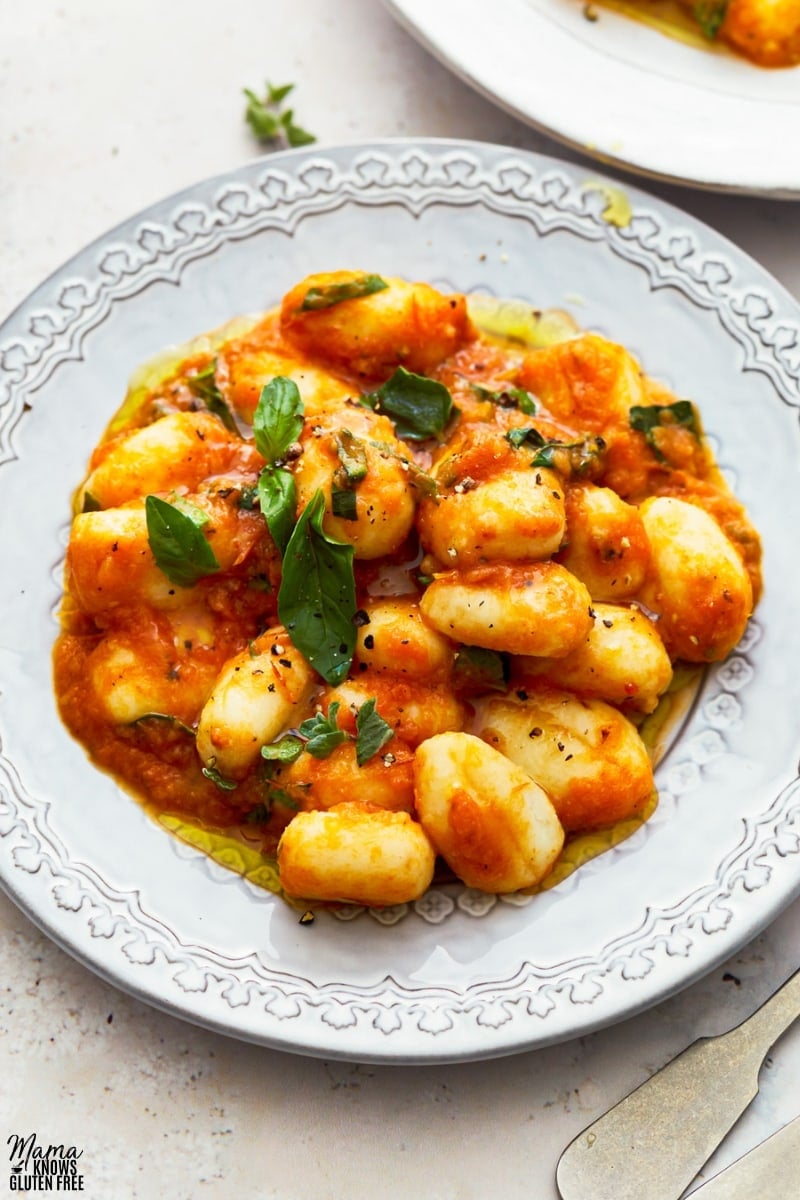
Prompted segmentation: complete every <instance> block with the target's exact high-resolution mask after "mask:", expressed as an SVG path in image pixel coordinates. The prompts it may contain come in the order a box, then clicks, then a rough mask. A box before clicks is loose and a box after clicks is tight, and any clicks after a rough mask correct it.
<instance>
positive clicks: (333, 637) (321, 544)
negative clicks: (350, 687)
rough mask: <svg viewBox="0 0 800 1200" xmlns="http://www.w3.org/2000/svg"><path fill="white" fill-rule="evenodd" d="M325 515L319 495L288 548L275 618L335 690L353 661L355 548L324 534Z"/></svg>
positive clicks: (298, 526) (308, 509)
mask: <svg viewBox="0 0 800 1200" xmlns="http://www.w3.org/2000/svg"><path fill="white" fill-rule="evenodd" d="M324 513H325V498H324V496H323V494H322V492H321V491H319V490H318V491H316V492H315V493H314V496H313V497H312V499H311V501H310V503H309V504H308V505H306V508H305V509H304V510H303V513H302V515H301V517H300V519H299V521H298V522H297V524H296V525H295V527H294V532H293V533H292V536H291V538H290V540H289V544H288V546H287V547H286V552H285V554H284V559H283V578H282V580H281V586H280V590H279V591H278V617H279V619H280V621H281V623H282V624H283V625H284V626H285V627H286V630H287V631H288V634H289V637H290V638H291V640H292V642H293V644H294V645H295V646H296V647H297V649H298V650H299V651H300V653H301V654H303V655H305V657H306V658H307V659H308V661H309V663H310V664H311V666H312V667H313V668H314V670H315V671H318V672H319V674H320V675H321V676H322V678H323V679H324V680H325V681H326V682H327V683H330V684H334V685H335V684H337V683H341V681H342V680H343V679H344V678H345V677H346V675H347V672H348V671H349V670H350V664H351V662H352V660H353V651H354V649H355V639H356V631H355V626H354V624H353V617H354V616H355V612H356V587H355V577H354V574H353V547H352V546H348V545H346V544H345V543H342V542H337V541H335V540H334V539H332V538H329V537H328V536H327V535H326V534H325V533H323V530H322V518H323V516H324Z"/></svg>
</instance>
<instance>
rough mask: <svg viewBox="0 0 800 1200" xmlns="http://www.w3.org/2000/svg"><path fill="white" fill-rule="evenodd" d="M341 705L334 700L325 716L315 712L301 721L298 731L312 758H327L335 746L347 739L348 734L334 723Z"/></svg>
mask: <svg viewBox="0 0 800 1200" xmlns="http://www.w3.org/2000/svg"><path fill="white" fill-rule="evenodd" d="M340 707H341V705H340V704H339V701H338V700H334V701H333V702H332V703H331V705H330V707H329V708H328V715H327V717H326V716H325V715H324V713H317V714H316V716H313V717H309V718H308V719H307V720H305V721H303V723H302V725H301V726H300V728H299V729H298V731H297V732H298V733H299V734H300V736H301V737H302V738H305V740H306V747H305V748H306V750H307V751H308V753H309V754H310V755H312V757H313V758H327V757H328V755H329V754H331V753H332V752H333V751H334V750H335V749H336V747H337V746H340V745H341V744H342V742H345V741H347V739H348V737H349V734H347V733H346V732H345V730H344V729H340V728H339V726H338V725H337V724H336V716H337V714H338V712H339V709H340Z"/></svg>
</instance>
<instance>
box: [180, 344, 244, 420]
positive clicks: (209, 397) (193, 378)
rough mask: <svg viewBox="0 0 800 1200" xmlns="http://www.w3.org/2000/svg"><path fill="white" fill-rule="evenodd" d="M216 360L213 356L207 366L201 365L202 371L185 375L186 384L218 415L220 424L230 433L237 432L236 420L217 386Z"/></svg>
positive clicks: (210, 410) (209, 409)
mask: <svg viewBox="0 0 800 1200" xmlns="http://www.w3.org/2000/svg"><path fill="white" fill-rule="evenodd" d="M216 376H217V360H216V359H215V358H214V359H212V360H211V362H210V363H209V364H208V366H207V367H203V369H202V371H198V372H197V374H196V375H187V376H186V385H187V387H188V388H189V390H190V391H191V392H192V393H193V394H194V395H195V396H197V398H198V400H202V401H203V403H204V404H205V406H206V408H207V409H208V411H209V412H210V413H213V414H214V416H215V417H219V419H220V421H222V424H223V425H224V426H225V428H226V429H227V430H228V431H229V432H230V433H238V432H239V430H238V429H237V428H236V421H235V419H234V416H233V413H232V412H231V410H230V409H229V408H228V405H227V402H226V400H225V397H224V396H223V394H222V392H221V391H220V390H219V388H218V387H217V378H216Z"/></svg>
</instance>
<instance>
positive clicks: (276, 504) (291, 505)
mask: <svg viewBox="0 0 800 1200" xmlns="http://www.w3.org/2000/svg"><path fill="white" fill-rule="evenodd" d="M258 502H259V504H260V506H261V511H262V513H263V514H264V517H265V519H266V522H267V528H268V529H269V531H270V534H271V535H272V540H273V541H274V543H275V545H276V546H277V547H278V549H279V550H280V551H281V553H283V552H284V551H285V549H286V547H287V546H288V544H289V538H290V537H291V536H292V528H293V526H294V518H295V510H296V507H297V488H296V486H295V482H294V475H292V473H291V471H287V470H286V469H285V468H284V467H264V470H263V471H262V472H261V474H260V475H259V477H258Z"/></svg>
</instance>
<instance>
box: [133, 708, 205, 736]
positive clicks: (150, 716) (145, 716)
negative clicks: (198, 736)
mask: <svg viewBox="0 0 800 1200" xmlns="http://www.w3.org/2000/svg"><path fill="white" fill-rule="evenodd" d="M143 721H166V722H167V724H169V725H172V726H173V727H174V728H175V729H179V730H180V732H181V733H185V734H187V735H188V736H189V737H194V736H195V731H194V729H192V727H191V725H187V724H186V722H185V721H181V720H180V718H179V717H173V716H172V714H171V713H162V712H146V713H142V715H141V716H140V717H136V718H135V719H134V720H133V721H131V722H130V723H131V725H141V723H142V722H143Z"/></svg>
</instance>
